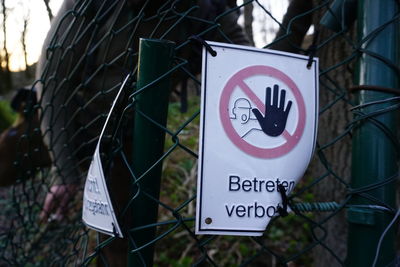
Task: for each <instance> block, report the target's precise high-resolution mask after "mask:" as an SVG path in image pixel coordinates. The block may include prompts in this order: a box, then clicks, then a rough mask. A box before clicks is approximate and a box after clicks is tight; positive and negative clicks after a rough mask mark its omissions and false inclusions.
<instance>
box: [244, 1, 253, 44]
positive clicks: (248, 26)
mask: <svg viewBox="0 0 400 267" xmlns="http://www.w3.org/2000/svg"><path fill="white" fill-rule="evenodd" d="M253 9H254V6H253V3H248V4H247V5H245V6H244V14H243V15H244V31H245V32H246V34H247V37H248V38H249V41H250V45H252V46H254V38H253Z"/></svg>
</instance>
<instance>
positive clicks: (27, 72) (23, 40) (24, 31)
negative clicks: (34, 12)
mask: <svg viewBox="0 0 400 267" xmlns="http://www.w3.org/2000/svg"><path fill="white" fill-rule="evenodd" d="M28 22H29V14H28V15H27V16H25V17H24V26H23V28H22V33H21V44H22V50H23V52H24V62H25V76H26V78H31V77H32V73H30V69H29V66H28V51H27V43H26V34H27V29H28Z"/></svg>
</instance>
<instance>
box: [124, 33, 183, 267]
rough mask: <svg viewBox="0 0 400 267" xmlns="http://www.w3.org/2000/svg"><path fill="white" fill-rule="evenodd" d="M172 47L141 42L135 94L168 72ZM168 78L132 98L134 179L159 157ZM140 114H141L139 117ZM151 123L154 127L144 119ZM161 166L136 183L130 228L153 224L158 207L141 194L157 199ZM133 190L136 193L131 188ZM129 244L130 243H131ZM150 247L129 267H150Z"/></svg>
mask: <svg viewBox="0 0 400 267" xmlns="http://www.w3.org/2000/svg"><path fill="white" fill-rule="evenodd" d="M174 48H175V43H173V42H170V41H165V40H152V39H141V40H140V48H139V62H138V78H137V90H140V89H141V88H143V87H144V86H147V85H149V84H150V83H152V82H154V81H156V80H157V79H159V78H160V77H161V76H162V75H164V74H165V73H167V72H168V71H169V70H171V67H172V62H173V59H174ZM169 92H170V77H169V76H167V77H163V78H162V79H159V80H158V81H156V82H154V84H153V85H150V87H148V88H145V89H144V90H143V92H141V93H139V94H138V95H137V96H136V97H135V100H136V104H135V111H136V112H135V118H134V133H133V157H132V169H133V171H134V173H135V175H136V176H137V177H139V176H141V175H142V174H144V173H145V172H146V171H147V170H148V169H149V168H150V167H151V166H152V165H153V164H154V163H156V162H157V161H158V160H159V159H160V157H161V156H162V154H163V150H164V139H165V131H163V129H162V128H160V127H159V126H165V125H166V122H167V114H168V99H169ZM140 113H142V114H140ZM143 114H144V115H146V116H147V117H149V118H151V119H152V120H154V121H155V122H156V123H157V124H158V125H156V124H154V123H153V122H151V121H150V120H149V119H147V118H145V117H144V116H143ZM161 172H162V164H161V162H160V163H159V164H157V165H156V166H155V167H154V168H153V169H151V170H150V171H149V172H148V173H147V174H146V175H145V176H144V177H143V178H142V179H141V180H140V182H139V186H140V193H139V195H138V196H137V197H136V198H135V200H134V202H133V204H132V213H133V214H132V225H131V226H132V227H131V228H135V227H139V226H143V225H148V224H152V223H155V222H156V221H157V214H158V203H156V202H154V201H153V200H151V199H150V198H149V197H147V196H146V195H145V194H143V192H144V191H145V192H146V193H147V194H149V195H151V196H152V197H154V198H156V199H158V197H159V194H160V180H161ZM133 187H134V188H133V190H134V191H135V190H137V188H136V187H135V186H133ZM155 234H156V228H155V227H151V228H146V229H142V230H140V231H134V232H132V233H131V236H132V238H133V241H134V242H135V245H133V244H132V243H131V246H130V249H135V248H137V247H141V246H143V245H145V244H146V243H148V242H150V241H151V240H153V239H154V238H155ZM131 241H132V240H131ZM153 251H154V246H153V245H150V246H147V247H145V248H144V249H141V250H140V251H139V252H134V253H129V255H128V263H129V266H152V264H153Z"/></svg>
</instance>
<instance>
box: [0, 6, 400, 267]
mask: <svg viewBox="0 0 400 267" xmlns="http://www.w3.org/2000/svg"><path fill="white" fill-rule="evenodd" d="M300 2H307V1H296V0H293V1H292V2H291V4H290V6H289V9H288V13H287V15H286V16H285V17H284V19H283V20H282V21H279V20H278V19H276V18H275V17H274V16H272V13H271V10H269V9H268V8H272V9H273V8H274V7H273V6H270V7H267V6H264V5H263V3H262V2H261V1H244V3H242V4H241V5H237V4H236V1H207V0H199V1H179V0H175V1H171V0H170V1H154V0H152V1H134V0H125V1H123V0H121V1H110V0H105V1H94V0H77V1H72V0H71V1H65V2H64V4H63V6H62V7H61V11H60V13H59V14H58V15H57V16H56V17H55V18H54V21H53V26H52V29H51V30H50V34H49V36H48V39H47V40H46V42H45V46H44V48H45V50H44V51H43V56H42V59H41V61H40V62H39V66H38V68H39V70H40V71H39V72H40V76H39V77H38V80H37V81H36V82H35V84H34V86H33V87H35V88H36V91H37V94H38V103H37V104H34V105H31V106H29V105H28V104H29V103H28V104H27V105H26V106H25V110H24V111H23V118H24V119H25V121H26V127H25V128H24V129H23V130H21V137H20V139H19V141H18V142H16V144H15V145H16V146H17V149H16V151H17V152H18V153H17V155H16V158H15V159H14V160H13V168H14V169H15V171H14V172H15V175H14V176H15V177H16V178H17V179H16V180H15V181H13V183H14V184H13V185H12V186H10V187H7V188H5V189H2V190H1V194H2V196H3V197H2V198H1V200H0V201H1V203H2V207H3V208H2V211H1V213H0V265H4V266H7V265H10V266H20V265H23V266H53V265H68V266H69V265H71V266H72V265H93V266H94V265H96V264H97V265H99V266H125V265H126V264H127V263H126V260H127V258H128V254H134V255H139V256H138V257H139V258H141V256H140V255H141V252H142V251H143V250H144V249H145V248H146V247H148V246H152V245H154V246H155V253H154V263H155V265H159V266H187V265H200V266H203V265H214V266H215V265H216V266H236V265H237V266H239V265H240V266H261V265H262V266H266V265H267V266H277V265H286V266H323V264H327V265H328V266H333V265H344V260H345V257H346V235H347V230H346V229H347V222H346V218H345V211H346V209H347V208H349V207H356V208H357V207H360V206H354V205H352V203H351V202H349V200H350V198H351V196H352V195H355V194H357V195H362V196H364V197H365V198H368V199H370V200H371V202H372V203H373V204H371V205H369V206H367V207H363V208H368V209H373V210H378V211H379V212H385V213H389V214H392V215H394V214H395V213H396V210H397V209H396V207H390V206H388V205H386V204H385V203H381V202H380V201H378V200H377V199H375V198H373V197H372V196H371V195H369V192H370V191H371V190H372V189H374V188H378V187H381V186H383V185H385V184H393V185H394V182H395V180H396V179H397V176H398V175H397V173H396V174H395V175H393V176H392V177H388V178H387V179H385V180H384V181H383V182H381V183H377V184H372V185H369V186H366V187H363V188H357V189H353V188H351V186H350V183H349V177H350V166H351V162H350V157H351V138H352V136H351V133H352V130H353V128H354V127H356V126H357V125H358V124H359V123H360V122H363V121H365V120H369V121H372V122H373V123H375V124H377V126H378V127H379V128H380V129H381V130H382V131H383V132H384V133H385V134H386V136H387V138H389V139H390V140H392V142H393V146H394V147H395V149H396V152H397V153H398V152H399V144H398V138H397V136H396V134H395V133H393V131H392V130H391V129H388V128H387V127H386V126H384V125H381V124H379V123H378V122H376V121H374V117H375V116H377V115H379V114H383V113H388V112H394V111H395V110H398V109H399V104H398V101H399V98H398V97H391V98H389V99H388V100H385V101H384V103H389V104H390V106H389V107H387V106H382V107H383V108H382V109H380V110H379V111H377V112H375V113H373V114H370V113H369V114H365V113H362V112H361V111H360V106H355V104H354V101H353V100H352V97H351V94H350V93H349V91H348V88H349V87H350V86H351V85H352V79H353V77H354V69H355V61H356V59H357V58H358V57H359V56H360V55H361V54H362V53H368V50H367V49H365V48H361V47H362V44H363V43H365V42H367V41H368V39H369V38H374V35H376V34H378V33H379V31H380V29H377V30H376V31H375V32H374V33H372V34H371V36H368V37H367V38H365V39H364V40H357V39H356V37H355V25H350V27H341V28H340V30H339V31H337V32H332V31H329V30H328V29H326V28H324V27H323V26H321V25H320V24H319V20H320V18H321V17H322V15H323V14H325V13H326V12H328V13H329V12H331V13H333V11H332V10H331V9H330V4H331V1H314V3H307V4H304V3H300ZM310 2H311V1H310ZM250 5H254V6H257V7H258V8H260V9H261V10H262V11H263V12H264V13H265V17H266V20H268V21H270V22H271V23H274V24H276V26H278V27H279V31H278V33H277V37H276V38H275V41H274V42H272V43H269V44H265V45H266V46H265V48H272V49H278V50H284V51H289V52H297V53H301V54H305V55H309V56H310V57H312V56H318V57H319V58H320V64H321V66H320V118H319V124H320V132H319V137H318V142H317V151H316V152H315V156H314V159H313V162H312V164H311V165H310V167H309V169H308V171H307V172H306V174H305V176H304V178H303V180H302V181H301V182H300V184H299V185H298V186H297V188H296V189H295V191H294V193H293V194H292V195H291V196H290V206H291V208H292V210H293V212H292V213H290V214H289V215H288V216H287V217H284V218H280V217H278V218H275V219H274V220H273V221H272V222H271V223H270V224H269V226H268V228H267V229H266V231H265V233H264V235H263V236H262V237H232V236H196V235H195V234H194V216H195V198H196V193H195V192H196V190H195V187H196V175H197V149H198V131H199V101H200V100H199V90H200V85H201V82H200V79H199V72H200V65H201V63H200V62H201V61H200V55H201V46H199V45H198V43H196V42H193V41H191V39H190V37H191V36H193V35H196V36H199V37H201V38H203V39H205V40H215V41H221V42H228V43H236V44H243V45H249V44H250V42H249V39H248V38H247V35H246V33H245V31H244V30H243V28H242V27H241V26H239V24H238V20H240V19H241V18H239V17H240V14H241V13H243V12H244V9H245V8H246V7H248V6H250ZM296 5H297V6H296ZM290 8H292V9H290ZM338 22H339V23H342V21H340V20H339V19H338ZM398 22H399V15H398V14H397V15H396V16H395V17H394V18H393V20H391V21H389V22H388V23H387V24H385V25H382V26H381V28H385V27H387V26H388V25H391V24H393V23H398ZM311 24H313V25H314V26H313V27H314V33H313V34H309V35H307V30H308V28H309V27H310V25H311ZM342 26H343V25H342ZM317 33H318V34H317ZM254 34H257V33H256V32H254ZM139 38H153V39H167V40H172V41H174V42H175V43H176V49H175V50H176V51H175V52H176V56H175V59H174V67H173V68H172V69H171V71H170V72H169V74H171V77H172V78H171V79H172V88H173V91H172V93H171V96H170V102H169V106H168V122H167V125H166V126H163V125H160V124H159V123H157V122H156V121H154V120H153V119H152V118H150V117H148V116H146V114H144V113H141V112H140V111H138V110H136V103H135V100H136V99H137V98H138V97H140V95H141V94H144V93H145V92H146V90H149V87H151V86H145V87H143V88H136V74H137V59H138V40H139ZM303 39H304V40H303ZM385 63H386V64H388V65H390V66H391V67H392V68H394V69H396V70H397V71H399V68H398V66H396V65H395V63H394V62H390V61H388V60H387V59H386V60H385ZM127 75H130V79H129V82H128V86H126V87H125V88H124V90H123V95H122V97H121V98H120V99H119V101H118V103H117V107H116V110H115V112H114V113H113V114H112V116H111V121H110V123H109V125H108V127H107V129H106V133H105V135H104V138H103V139H102V140H101V144H102V151H101V152H102V162H103V165H104V166H105V167H104V170H105V174H106V179H107V182H108V186H109V190H110V194H111V197H112V199H113V203H114V204H115V206H116V211H117V215H118V220H119V222H120V223H121V225H122V228H123V231H124V233H126V236H127V238H125V239H119V238H114V237H107V236H105V235H102V234H98V233H96V232H94V231H91V230H88V229H87V228H86V227H85V226H84V225H83V223H82V222H81V209H82V189H83V183H84V180H85V178H86V175H87V169H88V167H89V164H90V161H91V158H92V154H93V152H94V149H95V146H96V144H97V141H98V136H99V134H100V130H101V127H102V125H103V124H104V121H105V118H106V116H107V112H108V110H109V108H110V105H111V103H112V101H113V100H114V98H115V96H116V92H117V91H118V88H119V87H120V86H121V83H122V81H123V79H124V78H125V77H126V76H127ZM164 78H165V77H160V80H161V79H164ZM157 82H158V80H155V81H154V83H157ZM382 103H383V102H377V103H370V104H369V105H378V106H379V105H382ZM353 115H354V116H353ZM135 116H141V117H143V118H144V119H145V120H148V121H149V122H150V123H151V124H153V125H155V127H157V128H158V129H159V130H161V131H163V132H164V133H165V145H164V152H163V154H162V156H161V157H160V158H159V159H157V160H156V161H155V162H151V164H150V168H149V169H151V168H157V167H160V166H162V179H161V190H160V196H159V198H155V197H154V196H153V195H152V194H150V193H148V192H146V188H141V187H140V183H141V180H143V179H146V173H147V172H148V171H149V170H147V171H146V172H144V173H137V172H135V170H134V169H132V160H134V159H132V136H133V132H134V131H135V130H136V131H137V130H138V129H133V127H132V125H133V121H134V117H135ZM35 118H36V119H35ZM40 133H41V136H42V138H43V140H44V143H45V144H46V147H47V148H46V147H43V146H40V145H38V143H40V142H39V141H37V140H36V139H37V138H36V139H35V136H36V137H37V135H40ZM143 134H145V133H143ZM47 151H48V153H49V155H50V156H51V159H52V160H51V161H52V162H51V164H45V163H43V164H35V162H36V159H37V158H38V157H39V158H43V157H45V156H43V154H46V153H47ZM57 186H59V187H57ZM57 188H63V189H62V190H64V191H62V194H61V195H63V196H64V197H61V198H59V199H57V201H58V202H56V204H55V207H53V208H54V209H52V210H50V209H49V210H48V212H46V211H44V210H43V205H44V204H43V203H44V202H45V199H46V197H47V198H48V197H49V196H50V197H51V196H52V194H51V193H53V196H56V195H58V196H59V195H60V194H58V193H57V192H55V190H57ZM139 191H140V192H141V194H144V195H145V198H147V200H148V201H150V202H153V203H154V204H155V205H156V206H157V207H158V220H157V222H156V223H154V224H149V225H142V226H137V227H134V228H132V227H131V222H132V220H133V219H132V218H133V217H135V216H146V215H147V213H146V211H144V212H143V214H137V212H136V213H135V210H132V208H131V207H132V203H133V202H135V200H136V198H138V195H139V194H138V192H139ZM61 214H66V216H64V217H63V218H62V219H61V220H60V218H61V217H59V216H62V215H61ZM148 229H155V231H156V237H154V238H151V240H149V241H148V242H147V243H145V244H142V245H141V246H137V244H136V243H135V238H136V236H137V235H140V233H141V232H144V233H145V232H146V230H148ZM394 260H395V259H394Z"/></svg>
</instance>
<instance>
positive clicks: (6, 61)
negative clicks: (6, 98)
mask: <svg viewBox="0 0 400 267" xmlns="http://www.w3.org/2000/svg"><path fill="white" fill-rule="evenodd" d="M1 7H2V13H3V38H4V39H3V52H4V58H2V62H1V63H2V66H1V67H2V75H3V77H2V78H3V79H2V80H3V83H4V84H3V85H2V88H1V89H2V91H3V92H7V91H9V90H10V89H11V87H12V82H11V72H10V56H9V53H8V50H7V8H6V0H1ZM3 66H4V67H3Z"/></svg>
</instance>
